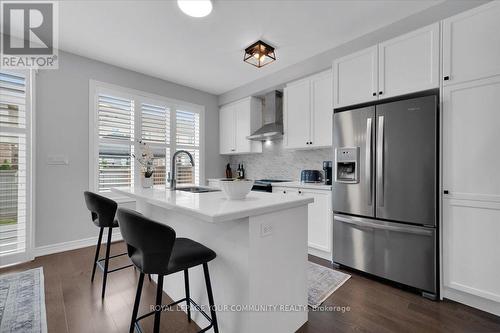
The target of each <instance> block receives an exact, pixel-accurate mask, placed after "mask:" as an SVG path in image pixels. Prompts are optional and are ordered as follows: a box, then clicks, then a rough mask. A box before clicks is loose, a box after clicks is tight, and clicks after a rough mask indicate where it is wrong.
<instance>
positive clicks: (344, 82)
mask: <svg viewBox="0 0 500 333" xmlns="http://www.w3.org/2000/svg"><path fill="white" fill-rule="evenodd" d="M377 59H378V47H377V46H376V45H375V46H373V47H370V48H368V49H365V50H362V51H359V52H356V53H353V54H350V55H348V56H345V57H342V58H340V59H336V60H335V61H334V62H333V77H334V92H333V106H334V107H335V108H339V107H342V106H347V105H352V104H358V103H363V102H369V101H372V100H376V99H377V93H378V87H377V86H378V82H377V77H378V73H377V72H378V60H377Z"/></svg>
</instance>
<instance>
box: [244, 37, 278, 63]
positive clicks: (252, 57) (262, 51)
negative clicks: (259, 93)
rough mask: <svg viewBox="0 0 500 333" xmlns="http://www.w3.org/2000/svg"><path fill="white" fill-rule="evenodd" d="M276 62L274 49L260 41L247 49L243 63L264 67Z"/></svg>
mask: <svg viewBox="0 0 500 333" xmlns="http://www.w3.org/2000/svg"><path fill="white" fill-rule="evenodd" d="M274 60H276V54H275V53H274V47H272V46H271V45H269V44H267V43H264V42H263V41H261V40H259V41H256V42H255V43H253V44H252V45H250V46H249V47H247V48H246V49H245V57H244V58H243V61H245V62H248V63H249V64H251V65H254V66H255V67H258V68H260V67H262V66H265V65H267V64H269V63H271V62H273V61H274Z"/></svg>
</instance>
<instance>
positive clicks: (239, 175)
mask: <svg viewBox="0 0 500 333" xmlns="http://www.w3.org/2000/svg"><path fill="white" fill-rule="evenodd" d="M236 175H237V178H238V179H243V177H242V172H241V164H239V163H238V170H236Z"/></svg>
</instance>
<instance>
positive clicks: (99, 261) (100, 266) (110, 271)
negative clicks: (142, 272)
mask: <svg viewBox="0 0 500 333" xmlns="http://www.w3.org/2000/svg"><path fill="white" fill-rule="evenodd" d="M125 255H127V252H125V253H120V254H116V255H114V256H110V257H109V259H111V258H116V257H121V256H125ZM104 260H106V258H101V259H98V260H97V261H96V264H97V266H98V267H99V268H100V270H101V271H103V272H104V267H102V264H101V261H104ZM132 266H134V265H133V264H130V265H126V266H122V267H118V268H115V269H108V273H113V272H116V271H119V270H122V269H125V268H129V267H132Z"/></svg>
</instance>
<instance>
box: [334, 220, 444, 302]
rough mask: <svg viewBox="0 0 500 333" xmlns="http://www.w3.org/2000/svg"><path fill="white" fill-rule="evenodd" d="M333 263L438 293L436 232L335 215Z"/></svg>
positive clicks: (399, 224) (430, 229)
mask: <svg viewBox="0 0 500 333" xmlns="http://www.w3.org/2000/svg"><path fill="white" fill-rule="evenodd" d="M333 235H334V240H333V261H334V262H336V263H339V264H342V265H345V266H348V267H352V268H355V269H358V270H360V271H364V272H367V273H370V274H373V275H376V276H380V277H383V278H386V279H389V280H392V281H396V282H399V283H403V284H406V285H409V286H412V287H416V288H419V289H421V290H424V291H427V292H431V293H436V262H435V258H436V252H435V251H436V245H435V244H436V234H435V229H434V228H426V227H417V226H411V225H405V224H401V223H392V222H385V221H379V220H375V219H367V218H358V217H352V216H347V215H335V216H334V219H333Z"/></svg>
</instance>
